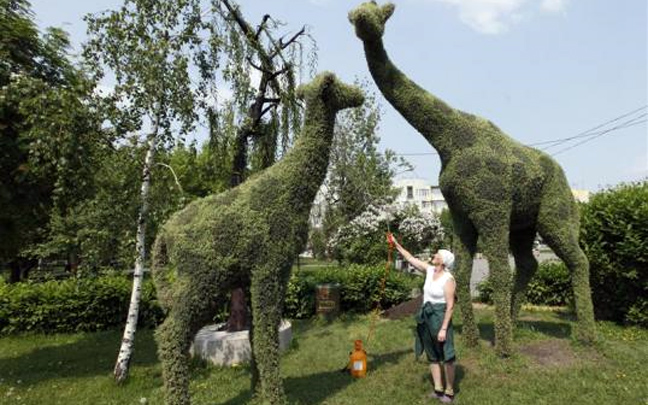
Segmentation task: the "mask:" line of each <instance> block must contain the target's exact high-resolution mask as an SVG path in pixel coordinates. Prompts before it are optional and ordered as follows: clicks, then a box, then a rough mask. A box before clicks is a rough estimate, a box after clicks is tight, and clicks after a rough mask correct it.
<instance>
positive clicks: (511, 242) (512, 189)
mask: <svg viewBox="0 0 648 405" xmlns="http://www.w3.org/2000/svg"><path fill="white" fill-rule="evenodd" d="M394 9H395V6H394V5H393V4H390V3H388V4H385V5H383V6H379V5H377V4H376V3H375V2H368V3H363V4H361V5H360V6H358V7H357V8H356V9H355V10H353V11H351V12H350V13H349V20H350V21H351V23H352V24H353V25H354V26H355V32H356V35H357V36H358V37H359V38H360V39H361V40H362V42H363V44H364V51H365V56H366V59H367V63H368V65H369V70H370V71H371V75H372V77H373V79H374V81H375V82H376V85H377V86H378V88H380V91H381V92H382V94H383V95H384V96H385V98H386V99H387V100H388V101H389V103H390V104H391V105H392V106H393V107H394V108H396V110H398V112H399V113H400V114H401V115H402V116H403V117H404V118H405V119H406V120H407V121H408V122H409V123H410V124H411V125H412V126H413V127H414V128H416V129H417V130H418V131H419V132H420V133H421V134H422V135H423V137H424V138H425V139H426V140H427V141H428V142H429V143H430V144H431V145H432V146H433V147H434V148H435V149H436V150H437V152H438V153H439V156H440V158H441V173H440V175H439V185H440V187H441V192H442V193H443V196H444V197H445V199H446V201H447V203H448V207H449V209H450V213H451V215H452V219H453V224H454V229H455V232H456V234H457V237H458V238H457V239H458V240H459V243H457V246H455V250H456V255H457V274H456V275H457V277H456V279H457V293H458V301H459V306H460V308H461V312H462V318H463V334H464V336H465V338H466V340H467V343H468V344H469V345H476V344H477V342H478V336H479V335H478V330H477V326H476V325H475V320H474V316H473V310H472V306H471V301H470V288H469V286H470V275H471V271H472V257H473V255H474V253H475V249H476V246H477V239H478V238H479V239H480V242H481V246H482V247H483V250H484V252H483V253H484V255H485V256H486V258H487V259H488V263H489V267H490V274H491V275H490V277H491V280H492V281H493V285H494V288H495V291H494V294H493V300H494V303H495V343H496V350H497V352H498V353H499V354H500V355H503V356H507V355H509V354H510V353H511V344H512V318H513V319H515V317H516V315H517V312H518V311H519V308H520V305H521V301H520V300H521V298H522V296H523V293H524V290H525V289H526V286H527V285H528V282H529V280H530V279H531V277H532V276H533V274H534V273H535V271H536V269H537V267H538V263H537V262H536V260H535V258H534V256H533V253H532V244H533V240H534V238H535V235H536V233H537V232H539V233H540V235H542V237H543V238H544V240H545V241H546V242H547V244H548V245H549V246H550V247H551V248H552V249H553V251H554V252H556V254H557V255H558V256H559V257H560V258H561V259H562V260H563V261H564V262H565V263H566V265H567V266H568V268H569V269H570V271H571V273H572V285H573V289H574V295H575V301H576V313H577V316H578V326H579V327H578V336H579V338H580V339H581V340H583V341H585V342H590V341H592V340H593V339H594V335H595V325H594V314H593V310H592V299H591V292H590V287H589V264H588V261H587V258H586V257H585V255H584V253H583V251H582V250H581V248H580V247H579V245H578V227H579V217H578V210H577V206H576V203H575V201H574V199H573V197H572V194H571V190H570V188H569V186H568V184H567V180H566V179H565V175H564V173H563V171H562V169H561V168H560V166H559V165H558V164H557V163H556V162H555V161H554V160H553V159H551V158H550V157H549V156H547V155H546V154H544V153H542V152H540V151H538V150H536V149H533V148H530V147H527V146H524V145H522V144H520V143H518V142H517V141H515V140H513V139H511V138H509V137H508V136H507V135H505V134H504V133H503V132H502V131H501V130H500V129H499V128H498V127H496V126H495V125H494V124H492V123H491V122H489V121H487V120H485V119H482V118H479V117H476V116H474V115H471V114H467V113H464V112H462V111H458V110H455V109H453V108H451V107H449V106H448V105H447V104H446V103H444V102H443V101H442V100H440V99H438V98H436V97H435V96H433V95H432V94H430V93H428V92H427V91H425V90H424V89H422V88H420V87H419V86H418V85H416V84H415V83H414V82H412V81H411V80H410V79H408V78H407V76H405V75H404V74H403V73H402V72H401V71H400V70H399V69H398V68H397V67H396V66H395V65H394V64H393V63H392V62H391V60H390V59H389V57H388V56H387V52H386V51H385V48H384V45H383V41H382V36H383V33H384V30H385V23H386V22H387V20H388V19H389V18H390V17H391V16H392V14H393V12H394ZM509 249H510V250H511V252H512V254H513V256H514V258H515V265H516V269H517V271H516V274H515V280H513V276H512V274H511V271H510V268H509V264H508V252H509Z"/></svg>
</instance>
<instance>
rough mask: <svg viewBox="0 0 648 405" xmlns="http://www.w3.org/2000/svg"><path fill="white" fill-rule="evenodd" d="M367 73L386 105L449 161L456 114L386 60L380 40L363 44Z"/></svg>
mask: <svg viewBox="0 0 648 405" xmlns="http://www.w3.org/2000/svg"><path fill="white" fill-rule="evenodd" d="M364 50H365V56H366V58H367V63H368V65H369V71H370V72H371V76H372V77H373V79H374V81H375V82H376V85H377V86H378V88H379V89H380V91H381V93H382V94H383V95H384V96H385V98H386V99H387V101H389V103H390V104H391V105H392V106H393V107H394V108H395V109H396V110H398V112H399V113H400V114H401V115H402V116H403V118H405V120H407V122H409V123H410V125H412V126H413V127H414V128H416V130H417V131H419V132H420V133H421V135H423V137H424V138H425V139H426V140H427V141H428V142H429V143H430V144H431V145H432V146H433V147H434V148H435V149H436V150H437V152H439V155H440V156H441V160H442V162H446V161H447V160H449V159H450V157H451V153H452V149H453V141H452V133H453V129H454V128H455V127H456V124H457V118H458V116H457V113H456V112H455V110H453V109H452V108H450V107H449V106H448V105H447V104H446V103H444V102H443V101H442V100H440V99H438V98H436V97H435V96H433V95H432V94H430V93H429V92H427V91H425V90H424V89H422V88H421V87H419V86H418V85H417V84H416V83H414V82H413V81H411V80H410V79H409V78H408V77H407V76H406V75H405V74H403V73H402V72H401V71H400V70H399V69H398V68H397V67H396V66H395V65H394V64H393V63H392V61H391V60H390V59H389V56H388V55H387V51H386V50H385V47H384V45H383V41H382V39H378V40H376V41H365V42H364Z"/></svg>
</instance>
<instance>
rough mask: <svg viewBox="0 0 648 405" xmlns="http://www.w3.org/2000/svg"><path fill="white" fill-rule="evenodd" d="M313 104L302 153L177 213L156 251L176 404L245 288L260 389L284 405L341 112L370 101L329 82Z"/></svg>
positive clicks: (162, 345) (168, 388) (168, 392)
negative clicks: (293, 301)
mask: <svg viewBox="0 0 648 405" xmlns="http://www.w3.org/2000/svg"><path fill="white" fill-rule="evenodd" d="M299 92H300V93H301V96H302V98H303V99H304V101H305V103H306V110H305V118H304V124H303V128H302V131H301V134H300V136H299V138H298V140H297V142H296V144H295V146H294V148H293V149H292V150H291V151H290V152H289V153H288V154H287V155H286V156H285V157H284V158H283V159H282V160H281V161H280V162H278V163H276V164H275V165H273V166H272V167H270V168H268V169H266V170H265V171H263V172H262V173H260V174H259V175H258V176H256V177H253V178H251V179H249V180H248V181H246V182H245V183H243V184H242V185H240V186H238V187H236V188H234V189H231V190H229V191H226V192H224V193H222V194H218V195H212V196H208V197H206V198H203V199H200V200H197V201H194V202H192V203H191V204H189V205H188V206H187V207H185V208H184V209H183V210H181V211H179V212H177V213H175V214H174V215H173V216H172V217H171V219H170V220H169V221H168V222H167V223H166V224H165V225H164V226H163V227H162V230H161V231H160V233H159V234H158V236H157V239H156V241H155V245H154V249H153V266H152V270H153V276H154V280H155V284H156V287H157V289H158V296H159V299H160V302H161V303H162V305H163V306H164V307H165V308H166V309H167V310H168V315H167V318H166V320H165V321H164V323H163V324H162V325H161V326H160V328H159V329H158V331H157V333H156V338H157V341H158V346H159V348H158V351H159V357H160V360H161V362H162V372H163V379H164V387H165V397H166V402H167V403H168V404H188V403H189V402H190V396H189V372H188V357H189V354H188V352H189V347H190V345H191V342H192V340H193V338H194V336H195V334H196V333H197V332H198V330H199V329H200V328H201V327H203V326H204V325H205V324H207V323H208V322H209V321H210V319H211V317H212V316H213V314H214V312H215V310H216V307H217V305H219V303H222V302H223V301H224V300H225V299H226V294H227V293H228V292H229V291H231V290H233V289H234V288H237V287H243V288H248V287H249V289H250V295H251V307H252V326H251V329H250V342H251V345H252V356H253V360H252V386H253V389H254V391H255V394H256V395H257V396H258V397H259V398H260V399H261V401H262V402H263V403H266V402H267V403H271V404H277V403H284V402H285V395H284V391H283V386H282V383H281V378H280V374H279V336H278V328H279V323H280V321H281V312H282V305H283V299H284V295H285V290H286V285H287V283H288V279H289V277H290V269H291V267H292V264H293V261H294V259H295V257H296V256H297V255H298V254H299V252H301V251H303V249H304V247H305V244H306V240H307V235H308V215H309V212H310V208H311V205H312V202H313V200H314V198H315V194H316V193H317V190H318V189H319V187H320V185H321V184H322V182H323V180H324V177H325V175H326V171H327V167H328V162H329V152H330V148H331V141H332V138H333V126H334V121H335V116H336V113H337V112H338V111H340V110H342V109H345V108H349V107H356V106H359V105H360V104H362V102H363V95H362V92H361V91H360V90H359V89H358V88H356V87H353V86H348V85H345V84H343V83H341V82H340V81H338V80H337V79H336V78H335V76H334V75H333V74H331V73H323V74H320V75H319V76H318V77H317V78H315V79H314V80H313V81H312V82H311V83H310V84H308V85H306V86H303V87H302V88H300V89H299Z"/></svg>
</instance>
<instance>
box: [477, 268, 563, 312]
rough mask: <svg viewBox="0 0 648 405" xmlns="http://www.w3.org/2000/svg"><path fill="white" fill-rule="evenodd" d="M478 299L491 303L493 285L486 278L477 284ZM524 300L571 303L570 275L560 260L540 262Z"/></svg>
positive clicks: (539, 303)
mask: <svg viewBox="0 0 648 405" xmlns="http://www.w3.org/2000/svg"><path fill="white" fill-rule="evenodd" d="M477 291H478V292H479V296H478V300H479V301H480V302H483V303H486V304H492V303H493V298H492V297H493V285H492V283H491V282H490V280H489V279H488V278H487V279H486V280H484V281H482V282H481V283H479V284H478V285H477ZM525 302H526V303H529V304H533V305H550V306H562V305H572V303H573V292H572V287H571V276H570V274H569V271H568V270H567V267H566V266H565V265H564V264H563V263H562V262H554V261H551V262H542V263H540V265H539V266H538V271H537V272H536V274H535V275H534V276H533V278H532V279H531V281H530V282H529V287H528V288H527V291H526V293H525Z"/></svg>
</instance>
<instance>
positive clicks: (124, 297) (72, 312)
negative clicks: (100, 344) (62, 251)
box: [0, 275, 163, 334]
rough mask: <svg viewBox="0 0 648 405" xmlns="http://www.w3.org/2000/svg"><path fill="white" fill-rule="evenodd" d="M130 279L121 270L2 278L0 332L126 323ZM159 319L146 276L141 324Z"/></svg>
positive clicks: (96, 327) (74, 329) (68, 329)
mask: <svg viewBox="0 0 648 405" xmlns="http://www.w3.org/2000/svg"><path fill="white" fill-rule="evenodd" d="M131 287H132V282H131V281H130V279H129V278H128V277H125V276H121V275H111V276H101V277H93V278H71V279H67V280H62V281H47V282H44V283H34V282H24V283H16V284H4V283H0V333H2V334H7V333H15V332H24V331H32V332H39V333H54V332H80V331H97V330H105V329H109V328H112V327H115V326H120V325H124V323H125V321H126V316H127V312H128V305H129V302H130V294H131ZM162 318H163V313H162V310H161V309H160V307H159V305H158V304H157V302H156V299H155V289H154V287H153V284H152V283H151V282H149V281H146V282H144V283H143V287H142V300H141V303H140V316H139V325H140V326H144V327H146V326H153V325H156V324H157V323H159V322H160V321H161V319H162Z"/></svg>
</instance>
